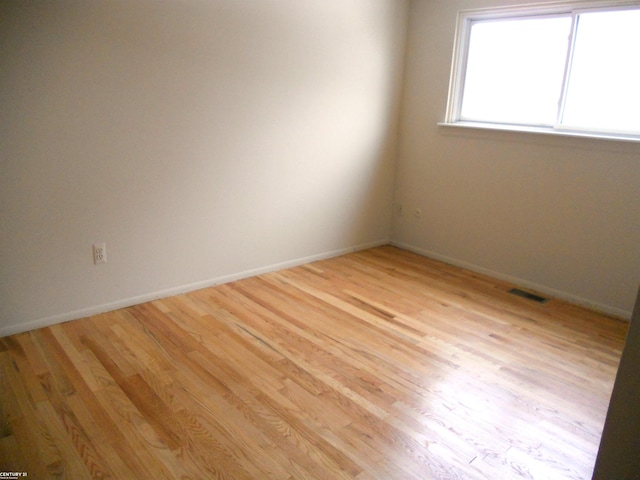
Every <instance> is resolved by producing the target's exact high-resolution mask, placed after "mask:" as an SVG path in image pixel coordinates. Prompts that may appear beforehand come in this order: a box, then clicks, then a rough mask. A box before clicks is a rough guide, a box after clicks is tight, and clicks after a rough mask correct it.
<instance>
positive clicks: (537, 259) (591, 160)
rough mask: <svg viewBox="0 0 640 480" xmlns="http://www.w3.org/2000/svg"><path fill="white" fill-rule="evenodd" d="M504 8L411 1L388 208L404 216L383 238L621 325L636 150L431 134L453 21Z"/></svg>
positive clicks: (637, 210) (639, 212)
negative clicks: (461, 14)
mask: <svg viewBox="0 0 640 480" xmlns="http://www.w3.org/2000/svg"><path fill="white" fill-rule="evenodd" d="M509 3H511V4H521V3H523V2H522V0H515V1H499V2H498V1H490V0H466V1H463V0H447V1H444V0H443V1H438V0H414V1H412V2H411V8H410V15H409V18H410V23H409V33H408V40H407V41H408V50H407V61H406V67H405V68H406V71H405V87H404V101H403V116H402V123H401V127H400V131H401V135H400V144H399V145H400V146H399V157H398V169H397V174H396V198H395V202H396V204H397V205H402V206H403V210H404V215H403V216H400V215H398V214H397V212H396V214H395V215H394V219H393V234H392V238H393V240H394V242H395V243H396V244H399V245H402V246H405V247H408V248H411V249H413V250H416V251H419V252H422V253H426V254H428V255H431V256H434V257H436V258H442V259H445V260H447V261H450V262H453V263H457V264H460V265H463V266H468V267H471V268H473V269H476V270H479V271H483V272H487V273H490V274H492V275H496V276H498V277H502V278H507V279H509V280H513V281H515V282H517V283H520V284H521V285H524V286H528V287H532V288H537V289H539V290H542V291H543V292H545V293H550V294H552V295H558V296H561V297H564V298H568V299H571V300H574V301H577V302H580V303H583V304H587V305H590V306H595V307H596V308H600V309H602V310H605V311H607V312H611V313H615V314H618V315H623V316H626V317H628V316H630V314H631V309H632V306H633V301H634V298H635V290H636V287H637V285H638V282H639V281H640V250H639V246H640V144H639V143H635V144H633V143H622V142H615V141H604V140H600V141H599V140H585V139H576V138H558V137H548V136H542V135H534V134H519V133H506V132H503V133H500V132H482V131H463V130H456V129H452V128H447V127H438V126H437V123H438V122H441V121H443V120H444V116H445V110H446V104H447V93H448V84H449V74H450V70H451V55H452V49H453V40H454V33H455V21H456V13H457V11H458V10H460V9H468V8H479V7H488V6H495V5H506V4H509ZM524 3H526V2H524ZM416 208H420V209H422V217H421V218H415V217H414V216H413V211H414V210H415V209H416Z"/></svg>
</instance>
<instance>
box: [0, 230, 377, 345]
mask: <svg viewBox="0 0 640 480" xmlns="http://www.w3.org/2000/svg"><path fill="white" fill-rule="evenodd" d="M388 244H389V240H388V239H385V240H378V241H375V242H369V243H365V244H360V245H356V246H352V247H347V248H343V249H339V250H333V251H329V252H324V253H320V254H316V255H311V256H308V257H302V258H297V259H294V260H288V261H286V262H281V263H275V264H272V265H266V266H264V267H260V268H255V269H251V270H245V271H243V272H238V273H233V274H230V275H223V276H220V277H216V278H211V279H208V280H203V281H200V282H195V283H190V284H187V285H180V286H177V287H172V288H168V289H165V290H160V291H156V292H149V293H145V294H143V295H137V296H134V297H129V298H125V299H122V300H116V301H115V302H109V303H104V304H101V305H96V306H92V307H88V308H82V309H79V310H74V311H71V312H66V313H61V314H59V315H52V316H49V317H45V318H39V319H36V320H31V321H27V322H24V323H19V324H14V325H6V326H3V327H0V337H6V336H8V335H14V334H16V333H22V332H27V331H29V330H35V329H36V328H43V327H49V326H51V325H56V324H59V323H63V322H68V321H71V320H77V319H79V318H84V317H90V316H92V315H98V314H100V313H105V312H110V311H113V310H118V309H120V308H125V307H130V306H132V305H138V304H140V303H145V302H151V301H153V300H158V299H159V298H166V297H170V296H173V295H179V294H181V293H186V292H192V291H194V290H199V289H201V288H207V287H212V286H214V285H220V284H223V283H229V282H233V281H235V280H241V279H243V278H249V277H254V276H256V275H260V274H263V273H269V272H275V271H277V270H282V269H285V268H292V267H297V266H299V265H304V264H306V263H311V262H315V261H318V260H326V259H328V258H333V257H338V256H340V255H344V254H347V253H352V252H357V251H360V250H366V249H368V248H374V247H379V246H381V245H388Z"/></svg>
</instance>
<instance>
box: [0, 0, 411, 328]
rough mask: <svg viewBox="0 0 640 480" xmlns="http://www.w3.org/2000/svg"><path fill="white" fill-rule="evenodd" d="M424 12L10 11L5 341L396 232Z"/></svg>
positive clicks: (2, 267)
mask: <svg viewBox="0 0 640 480" xmlns="http://www.w3.org/2000/svg"><path fill="white" fill-rule="evenodd" d="M406 13H407V3H406V2H403V1H397V0H350V1H348V2H345V1H343V0H322V1H304V2H301V1H297V0H242V1H238V0H215V1H200V0H189V1H179V2H178V1H169V0H166V1H146V0H117V1H116V0H107V1H104V0H100V1H98V0H85V1H66V0H58V1H56V2H35V1H21V2H2V4H1V6H0V19H1V20H0V29H1V30H0V36H1V39H0V72H1V73H0V105H2V107H1V108H2V119H1V120H0V122H1V123H0V139H1V141H0V161H1V162H2V163H1V165H0V168H1V175H0V214H1V218H2V227H1V233H0V255H1V261H0V335H4V334H8V333H12V332H16V331H20V330H25V329H29V328H34V327H37V326H40V325H46V324H49V323H54V322H58V321H62V320H66V319H69V318H76V317H79V316H83V315H86V314H89V313H93V312H96V311H101V310H106V309H110V308H115V307H118V306H122V305H125V304H129V303H133V302H136V301H141V300H145V299H149V298H153V297H154V296H158V295H164V294H169V293H174V292H177V291H181V290H187V289H190V288H195V287H198V286H203V285H207V284H210V283H213V282H216V281H224V280H228V279H230V278H236V277H239V276H243V275H246V274H249V273H255V272H258V271H263V270H269V269H272V268H277V267H279V266H285V265H291V264H295V263H298V262H301V261H305V260H308V259H312V258H318V257H322V256H327V255H332V254H335V253H338V252H343V251H346V250H349V249H353V248H359V247H362V246H366V245H372V244H377V243H384V242H387V241H388V240H389V237H390V221H391V220H390V217H391V206H392V195H393V193H392V189H393V175H394V158H395V148H396V144H395V139H396V124H395V122H394V119H395V118H397V114H396V111H397V108H398V100H399V86H400V80H401V74H402V65H403V60H404V58H403V55H404V39H405V26H406ZM102 241H104V242H106V245H107V254H108V259H109V262H108V263H107V264H106V265H102V266H94V265H93V263H92V253H91V246H92V244H93V243H96V242H102Z"/></svg>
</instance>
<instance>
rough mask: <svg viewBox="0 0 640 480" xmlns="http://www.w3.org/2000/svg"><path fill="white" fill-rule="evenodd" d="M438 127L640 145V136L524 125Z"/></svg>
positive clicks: (464, 124)
mask: <svg viewBox="0 0 640 480" xmlns="http://www.w3.org/2000/svg"><path fill="white" fill-rule="evenodd" d="M438 126H440V127H447V128H451V127H453V128H462V129H473V130H493V131H502V132H518V133H535V134H542V135H551V136H557V137H571V138H589V139H599V140H615V141H622V142H633V143H640V136H636V135H621V134H613V133H611V134H608V133H596V132H576V131H572V130H556V129H553V128H548V127H529V126H524V125H506V124H498V123H479V122H439V123H438Z"/></svg>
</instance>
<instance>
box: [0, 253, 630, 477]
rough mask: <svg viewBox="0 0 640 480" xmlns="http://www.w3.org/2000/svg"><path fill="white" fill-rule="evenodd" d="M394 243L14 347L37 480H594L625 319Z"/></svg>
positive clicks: (6, 368)
mask: <svg viewBox="0 0 640 480" xmlns="http://www.w3.org/2000/svg"><path fill="white" fill-rule="evenodd" d="M511 287H512V285H508V284H506V283H503V282H500V281H495V280H492V279H489V278H486V277H483V276H480V275H477V274H473V273H471V272H468V271H464V270H461V269H458V268H453V267H451V266H447V265H444V264H442V263H439V262H436V261H433V260H429V259H426V258H423V257H420V256H417V255H414V254H411V253H408V252H405V251H402V250H399V249H396V248H393V247H381V248H376V249H371V250H367V251H364V252H358V253H353V254H350V255H346V256H342V257H339V258H335V259H330V260H325V261H320V262H316V263H313V264H309V265H306V266H301V267H296V268H292V269H288V270H283V271H280V272H275V273H270V274H265V275H260V276H258V277H254V278H250V279H245V280H241V281H237V282H234V283H229V284H226V285H221V286H217V287H213V288H208V289H205V290H200V291H196V292H192V293H189V294H185V295H180V296H176V297H171V298H167V299H163V300H158V301H155V302H151V303H146V304H143V305H139V306H135V307H131V308H127V309H123V310H119V311H115V312H112V313H107V314H102V315H97V316H95V317H91V318H86V319H82V320H78V321H74V322H69V323H65V324H62V325H57V326H53V327H49V328H43V329H39V330H35V331H32V332H29V333H24V334H19V335H14V336H11V337H5V338H3V339H0V368H1V369H0V373H1V376H0V400H1V403H0V406H1V424H0V471H18V472H27V473H28V478H33V479H45V478H68V479H73V480H78V479H85V478H113V479H119V480H124V479H153V480H158V479H175V478H185V479H186V478H190V479H197V478H203V479H205V478H206V479H218V478H220V479H234V480H241V479H260V480H262V479H271V478H273V479H321V480H334V479H354V478H355V479H359V480H370V479H381V480H394V479H397V480H412V479H464V480H467V479H470V480H474V479H492V480H507V479H540V480H551V479H590V478H591V472H592V469H593V464H594V461H595V456H596V452H597V448H598V444H599V439H600V434H601V431H602V426H603V423H604V418H605V415H606V410H607V405H608V401H609V396H610V393H611V389H612V385H613V381H614V377H615V373H616V368H617V365H618V361H619V357H620V354H621V350H622V347H623V343H624V337H625V332H626V329H627V327H628V324H627V323H626V322H623V321H620V320H618V319H614V318H610V317H607V316H604V315H600V314H597V313H594V312H591V311H588V310H585V309H582V308H578V307H576V306H572V305H570V304H567V303H564V302H561V301H558V300H553V299H552V300H550V301H549V302H548V303H546V304H544V305H539V304H536V303H533V302H531V301H529V300H526V299H523V298H519V297H515V296H513V295H510V294H508V293H506V292H507V290H509V289H510V288H511Z"/></svg>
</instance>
